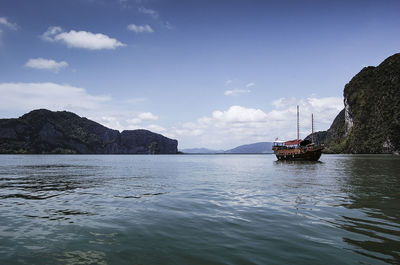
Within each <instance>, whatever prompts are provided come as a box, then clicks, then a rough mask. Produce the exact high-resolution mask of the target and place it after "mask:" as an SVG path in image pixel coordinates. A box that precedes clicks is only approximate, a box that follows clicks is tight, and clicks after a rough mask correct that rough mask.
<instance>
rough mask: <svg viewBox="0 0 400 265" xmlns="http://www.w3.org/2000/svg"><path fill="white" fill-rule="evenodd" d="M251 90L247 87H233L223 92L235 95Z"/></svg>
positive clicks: (227, 94) (226, 94)
mask: <svg viewBox="0 0 400 265" xmlns="http://www.w3.org/2000/svg"><path fill="white" fill-rule="evenodd" d="M250 92H251V90H249V89H239V88H235V89H228V90H226V91H225V92H224V95H225V96H237V95H239V94H245V93H250Z"/></svg>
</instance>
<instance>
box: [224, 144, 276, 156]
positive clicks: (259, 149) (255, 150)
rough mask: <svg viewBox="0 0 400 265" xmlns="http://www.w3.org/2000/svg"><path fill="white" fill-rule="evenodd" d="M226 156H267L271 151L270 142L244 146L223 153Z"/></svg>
mask: <svg viewBox="0 0 400 265" xmlns="http://www.w3.org/2000/svg"><path fill="white" fill-rule="evenodd" d="M225 153H227V154H267V153H268V154H269V153H273V151H272V142H260V143H254V144H246V145H241V146H238V147H235V148H233V149H230V150H227V151H225Z"/></svg>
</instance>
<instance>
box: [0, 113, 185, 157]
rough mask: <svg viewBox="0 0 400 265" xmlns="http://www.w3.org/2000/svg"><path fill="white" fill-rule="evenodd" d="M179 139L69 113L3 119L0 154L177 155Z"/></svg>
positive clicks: (0, 130) (1, 122) (0, 127)
mask: <svg viewBox="0 0 400 265" xmlns="http://www.w3.org/2000/svg"><path fill="white" fill-rule="evenodd" d="M177 147H178V141H177V140H173V139H169V138H167V137H164V136H162V135H160V134H156V133H153V132H150V131H147V130H128V131H123V132H122V133H120V132H119V131H117V130H112V129H109V128H107V127H105V126H103V125H101V124H99V123H97V122H94V121H91V120H89V119H86V118H81V117H79V116H78V115H76V114H74V113H71V112H67V111H57V112H52V111H49V110H45V109H40V110H34V111H31V112H29V113H27V114H25V115H23V116H22V117H20V118H18V119H0V153H35V154H37V153H39V154H40V153H77V154H147V153H152V154H176V153H177V152H178V149H177Z"/></svg>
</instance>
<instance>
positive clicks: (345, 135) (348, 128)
mask: <svg viewBox="0 0 400 265" xmlns="http://www.w3.org/2000/svg"><path fill="white" fill-rule="evenodd" d="M343 94H344V105H345V108H344V110H342V111H341V112H340V113H339V114H338V116H337V117H336V119H335V120H334V122H333V123H332V125H331V127H330V128H329V130H328V131H327V133H326V138H325V146H326V147H327V150H328V151H332V152H335V153H368V154H371V153H372V154H381V153H398V152H399V150H400V53H398V54H395V55H393V56H390V57H389V58H387V59H386V60H385V61H383V62H382V63H381V64H380V65H379V66H377V67H372V66H369V67H365V68H364V69H362V70H361V71H360V72H359V73H358V74H357V75H355V76H354V77H353V78H352V79H351V81H350V82H349V83H348V84H347V85H346V86H345V88H344V93H343Z"/></svg>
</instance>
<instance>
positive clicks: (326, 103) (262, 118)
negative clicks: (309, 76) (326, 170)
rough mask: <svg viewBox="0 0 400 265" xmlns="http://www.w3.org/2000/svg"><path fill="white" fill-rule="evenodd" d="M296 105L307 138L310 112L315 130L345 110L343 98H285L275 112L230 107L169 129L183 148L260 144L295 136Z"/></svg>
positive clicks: (227, 147)
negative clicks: (277, 138) (298, 107)
mask: <svg viewBox="0 0 400 265" xmlns="http://www.w3.org/2000/svg"><path fill="white" fill-rule="evenodd" d="M296 105H299V106H300V132H301V135H300V136H301V137H302V138H304V137H306V136H307V135H308V134H310V133H311V113H314V117H315V124H314V125H315V128H316V130H326V129H328V128H329V126H330V125H331V124H332V122H333V120H334V118H335V117H336V115H337V114H338V113H339V112H340V110H342V109H343V99H342V98H338V97H325V98H317V97H315V96H313V97H309V98H305V99H300V100H296V99H295V98H292V99H287V98H282V99H278V100H276V101H274V102H272V107H273V108H272V110H270V111H268V112H266V111H263V110H262V109H256V108H246V107H243V106H231V107H230V108H228V109H227V110H216V111H214V112H212V114H211V115H210V116H209V117H202V118H199V119H198V120H197V121H195V122H186V123H182V124H178V125H177V126H175V127H173V128H171V130H168V132H169V133H170V134H172V135H176V136H177V138H178V140H179V141H180V146H181V147H208V148H218V149H220V148H221V149H229V148H233V147H235V146H238V145H241V144H248V143H254V142H259V141H272V140H274V139H275V138H276V137H279V138H280V139H292V138H295V137H296Z"/></svg>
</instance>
